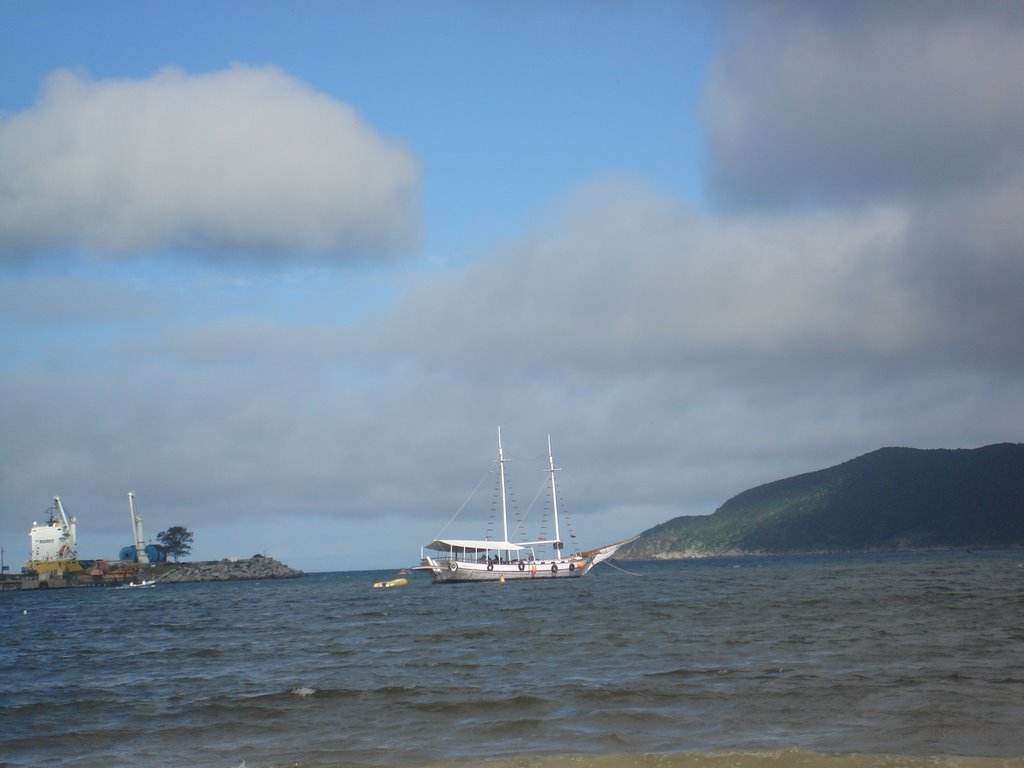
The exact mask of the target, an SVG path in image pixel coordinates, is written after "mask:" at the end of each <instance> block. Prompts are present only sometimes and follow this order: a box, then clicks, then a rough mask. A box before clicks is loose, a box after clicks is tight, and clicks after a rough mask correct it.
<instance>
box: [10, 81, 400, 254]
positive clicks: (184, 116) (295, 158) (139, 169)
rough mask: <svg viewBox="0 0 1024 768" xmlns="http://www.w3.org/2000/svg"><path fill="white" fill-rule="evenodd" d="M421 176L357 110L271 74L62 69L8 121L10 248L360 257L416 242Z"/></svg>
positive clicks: (397, 147)
mask: <svg viewBox="0 0 1024 768" xmlns="http://www.w3.org/2000/svg"><path fill="white" fill-rule="evenodd" d="M417 178H418V169H417V167H416V163H415V161H414V159H413V158H412V157H411V156H410V154H409V153H408V152H407V151H406V150H405V149H403V148H402V147H400V146H398V145H396V144H395V143H393V142H390V141H388V140H386V139H385V138H383V137H381V136H379V135H378V134H376V133H375V132H374V131H373V129H372V128H371V127H370V126H368V125H367V124H366V123H365V122H364V121H363V120H362V119H361V118H360V117H359V115H358V114H356V112H355V111H354V110H353V109H352V108H351V107H349V106H348V105H346V104H343V103H341V102H339V101H336V100H334V99H332V98H330V97H329V96H327V95H324V94H322V93H317V92H316V91H314V90H313V89H312V88H310V87H309V86H307V85H305V84H303V83H301V82H299V81H297V80H295V79H294V78H292V77H289V76H288V75H287V74H285V73H284V72H282V71H280V70H278V69H275V68H273V67H262V68H257V67H248V66H241V65H236V66H233V67H231V68H230V69H228V70H224V71H220V72H213V73H209V74H203V75H194V76H193V75H188V74H185V73H183V72H180V71H178V70H175V69H166V70H163V71H161V72H159V73H157V74H156V75H154V76H153V77H151V78H149V79H147V80H99V81H93V80H89V79H86V78H84V77H82V76H80V75H78V74H75V73H72V72H69V71H59V72H55V73H54V74H52V75H51V76H50V77H49V79H48V80H47V82H46V85H45V88H44V91H43V94H42V97H41V99H40V101H39V103H38V104H37V105H36V106H35V107H33V108H32V109H29V110H27V111H25V112H22V113H20V114H17V115H13V116H9V117H7V118H6V119H4V120H3V121H2V122H0V250H4V251H8V252H20V251H22V250H24V249H43V248H48V247H59V246H63V245H66V244H80V245H84V246H85V247H87V248H89V249H91V250H93V251H96V252H100V253H112V254H122V255H124V254H133V253H137V252H139V251H144V250H146V249H151V248H157V247H160V246H162V245H166V244H181V243H184V244H188V245H191V246H195V247H198V248H199V249H200V250H201V251H203V252H205V253H207V254H209V255H210V256H211V257H212V255H213V249H215V248H220V249H227V250H228V251H229V252H233V253H235V254H239V253H246V252H255V253H256V254H258V255H262V256H266V255H268V254H269V255H273V256H275V257H278V258H283V257H286V254H287V257H293V256H296V255H308V254H310V253H314V254H317V255H319V256H321V257H326V258H351V257H353V256H355V255H364V254H365V253H367V252H371V251H377V250H387V249H390V248H393V247H395V246H397V245H401V244H403V243H406V242H408V240H409V239H410V237H411V236H412V234H413V230H414V218H415V209H416V184H417Z"/></svg>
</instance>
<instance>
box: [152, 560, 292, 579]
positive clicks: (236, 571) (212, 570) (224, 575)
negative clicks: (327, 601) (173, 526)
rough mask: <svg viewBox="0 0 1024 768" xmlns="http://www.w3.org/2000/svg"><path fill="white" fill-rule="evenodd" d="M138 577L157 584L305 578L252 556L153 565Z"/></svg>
mask: <svg viewBox="0 0 1024 768" xmlns="http://www.w3.org/2000/svg"><path fill="white" fill-rule="evenodd" d="M139 576H140V578H145V579H155V580H156V581H157V582H158V583H159V584H175V583H184V582H194V581H239V580H256V579H294V578H298V577H299V576H305V573H303V572H302V571H300V570H297V569H295V568H290V567H288V566H287V565H285V564H284V563H282V562H280V561H278V560H275V559H274V558H272V557H264V556H263V555H253V556H252V557H250V558H248V559H224V560H203V561H198V562H193V563H165V564H162V565H159V566H153V568H152V571H150V572H143V573H140V574H139Z"/></svg>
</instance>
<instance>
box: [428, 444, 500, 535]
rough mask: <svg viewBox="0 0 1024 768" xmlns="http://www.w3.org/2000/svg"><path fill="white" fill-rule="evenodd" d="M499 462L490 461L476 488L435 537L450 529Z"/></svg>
mask: <svg viewBox="0 0 1024 768" xmlns="http://www.w3.org/2000/svg"><path fill="white" fill-rule="evenodd" d="M497 463H498V462H496V461H492V462H491V463H490V465H489V466H488V467H487V471H486V472H484V476H483V477H481V478H480V482H479V483H477V484H476V488H474V489H473V490H472V491H470V493H469V496H467V497H466V500H465V501H464V502H462V506H461V507H459V508H458V509H457V510H455V514H454V515H452V516H451V519H449V520H448V522H447V523H445V524H444V527H443V528H441V530H440V531H438V532H437V535H436V536H435V537H434V538H435V539H439V538H441V534H442V533H444V532H445V531H446V530H448V526H449V525H451V524H452V523H454V522H455V518H457V517H458V516H459V515H460V514H461V513H462V510H464V509H465V508H466V505H467V504H469V502H470V499H472V498H473V497H474V496H476V492H477V491H479V490H480V486H481V485H483V484H484V480H486V479H487V476H488V475H489V474H491V473H492V472H494V465H495V464H497Z"/></svg>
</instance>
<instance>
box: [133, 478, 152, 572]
mask: <svg viewBox="0 0 1024 768" xmlns="http://www.w3.org/2000/svg"><path fill="white" fill-rule="evenodd" d="M128 509H129V511H130V512H131V515H132V531H133V532H134V534H135V557H136V560H137V561H138V563H139V564H140V565H145V564H147V563H148V562H149V558H148V557H147V556H146V540H145V539H144V538H143V536H142V518H141V517H139V516H138V515H137V514H136V513H135V494H134V493H132V492H131V491H128Z"/></svg>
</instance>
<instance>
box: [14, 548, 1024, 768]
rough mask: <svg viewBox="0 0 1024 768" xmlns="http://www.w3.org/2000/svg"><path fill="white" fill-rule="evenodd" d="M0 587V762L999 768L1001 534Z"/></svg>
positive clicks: (1009, 623)
mask: <svg viewBox="0 0 1024 768" xmlns="http://www.w3.org/2000/svg"><path fill="white" fill-rule="evenodd" d="M618 565H619V568H624V569H625V570H618V569H616V568H615V567H612V566H610V565H609V564H604V565H602V566H599V567H598V568H597V569H596V570H595V571H594V572H592V573H591V574H590V575H588V576H587V577H586V578H582V579H571V580H558V581H550V580H545V581H540V582H536V583H519V582H516V583H513V582H509V583H507V584H498V583H489V584H460V585H432V584H430V583H429V580H428V579H427V578H426V577H425V576H423V575H422V574H412V575H411V576H410V582H409V585H408V586H405V587H397V588H392V589H372V588H371V585H372V582H373V581H375V580H377V579H380V578H385V577H389V576H393V575H394V572H373V573H366V572H362V573H353V572H350V573H332V574H311V575H307V576H306V577H305V578H301V579H295V580H284V581H264V582H226V583H204V584H177V585H157V586H156V587H154V588H152V589H135V590H113V589H79V590H51V591H48V592H47V591H36V592H27V593H5V594H2V595H0V633H2V638H0V640H2V642H0V765H5V766H19V767H20V766H32V767H33V768H34V767H35V766H47V768H57V767H58V766H74V767H76V768H78V767H79V766H83V767H84V766H89V767H90V768H91V767H93V766H102V767H109V766H145V767H146V768H163V767H164V766H190V767H192V768H206V767H207V766H210V767H221V768H235V767H236V766H240V765H244V766H245V767H246V768H261V767H266V766H295V767H297V768H314V767H316V768H327V767H329V766H441V765H445V766H452V765H454V766H462V765H478V764H482V765H485V766H489V767H490V768H513V767H525V766H535V767H536V768H567V767H569V766H573V767H580V766H595V767H597V768H625V766H636V767H637V768H648V767H650V768H655V767H658V768H766V767H767V766H771V767H773V768H803V766H822V767H823V768H874V767H875V766H906V767H908V768H924V767H925V766H929V767H930V766H964V767H966V766H978V767H979V768H980V767H981V766H1013V767H1014V768H1024V552H1020V551H1017V552H1004V553H969V552H956V553H929V554H914V555H889V556H873V555H872V556H867V555H861V556H837V557H793V558H747V559H716V560H703V561H684V562H665V563H620V564H618Z"/></svg>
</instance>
